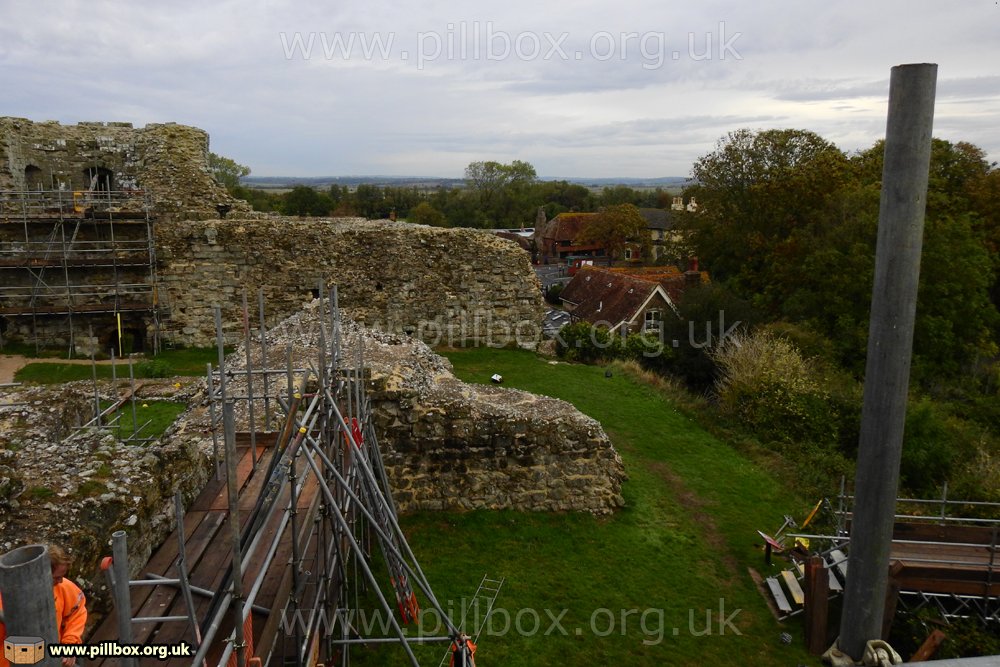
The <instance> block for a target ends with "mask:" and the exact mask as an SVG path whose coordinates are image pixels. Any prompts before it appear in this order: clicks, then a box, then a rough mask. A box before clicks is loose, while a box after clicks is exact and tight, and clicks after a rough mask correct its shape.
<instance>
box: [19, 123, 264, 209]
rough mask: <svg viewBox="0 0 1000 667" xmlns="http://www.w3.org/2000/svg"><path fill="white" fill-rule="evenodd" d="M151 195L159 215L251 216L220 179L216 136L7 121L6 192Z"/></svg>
mask: <svg viewBox="0 0 1000 667" xmlns="http://www.w3.org/2000/svg"><path fill="white" fill-rule="evenodd" d="M91 189H94V190H104V191H106V190H137V189H141V190H145V191H146V192H147V193H148V194H149V196H150V204H151V206H152V207H153V209H154V210H155V211H156V213H157V214H159V215H179V216H182V217H192V216H194V215H195V214H200V215H214V214H215V213H214V212H215V206H216V205H217V204H220V203H228V204H230V205H231V206H233V207H234V208H235V209H239V210H244V211H249V206H248V205H247V204H246V203H245V202H242V201H239V200H234V199H233V198H232V197H230V196H229V194H228V193H227V192H226V190H225V188H223V187H222V186H220V185H219V184H218V183H216V182H215V179H214V178H212V175H211V172H210V171H209V168H208V133H207V132H205V131H204V130H200V129H198V128H196V127H189V126H187V125H179V124H177V123H151V124H149V125H146V126H145V127H141V128H134V127H132V124H131V123H77V124H76V125H61V124H59V123H57V122H55V121H47V122H43V123H35V122H32V121H30V120H27V119H25V118H11V117H0V191H2V190H32V191H37V190H65V191H68V192H72V191H86V190H91Z"/></svg>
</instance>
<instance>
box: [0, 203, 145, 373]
mask: <svg viewBox="0 0 1000 667" xmlns="http://www.w3.org/2000/svg"><path fill="white" fill-rule="evenodd" d="M0 225H5V226H12V225H20V226H21V228H22V230H23V239H22V238H17V239H16V240H4V241H0V271H4V272H6V271H15V272H21V273H22V276H23V274H24V272H26V273H27V279H26V280H23V281H22V282H23V283H24V284H22V285H12V284H11V281H10V280H4V281H2V282H3V285H2V286H0V316H6V317H10V318H14V317H30V318H31V335H32V341H33V343H34V345H35V348H36V350H37V348H39V347H40V346H41V344H42V342H43V341H42V340H41V337H40V335H39V320H40V319H41V318H54V317H64V318H65V320H66V325H65V326H66V331H67V333H68V335H69V352H70V354H71V355H72V354H73V350H74V347H75V343H74V340H75V336H76V332H77V330H78V329H79V327H80V323H79V322H78V321H76V320H79V319H81V318H83V317H85V316H94V315H106V314H112V315H114V316H115V318H116V320H117V319H118V318H120V316H121V314H123V313H145V314H148V315H147V316H148V317H151V319H152V321H151V324H152V325H153V340H152V343H153V351H154V352H157V351H159V348H160V307H159V299H158V294H157V274H156V244H155V240H154V232H153V221H152V215H151V212H150V204H149V199H148V197H147V196H146V193H145V192H143V191H141V190H124V191H111V190H102V191H83V192H81V191H76V192H71V191H65V190H51V191H0ZM116 225H118V226H121V225H128V226H129V227H131V228H133V229H134V228H136V227H138V228H139V229H141V230H142V231H141V233H140V234H138V235H136V234H135V233H134V232H133V233H132V234H130V235H126V234H123V233H122V231H123V230H119V232H118V233H117V234H116ZM46 230H47V231H46ZM126 236H129V237H134V238H126ZM7 238H8V239H12V237H11V236H10V235H7ZM81 271H84V272H86V273H84V274H82V275H81V273H80V272H81ZM98 271H100V272H103V273H109V275H110V281H105V282H100V281H96V280H87V279H86V278H85V276H86V275H87V273H94V272H98ZM115 325H116V326H117V321H116V322H115ZM2 343H3V340H2V339H0V345H2Z"/></svg>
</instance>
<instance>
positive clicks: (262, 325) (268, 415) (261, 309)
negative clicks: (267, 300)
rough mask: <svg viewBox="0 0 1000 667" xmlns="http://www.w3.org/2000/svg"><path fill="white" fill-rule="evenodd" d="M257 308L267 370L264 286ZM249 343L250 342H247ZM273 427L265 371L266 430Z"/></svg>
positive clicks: (258, 295)
mask: <svg viewBox="0 0 1000 667" xmlns="http://www.w3.org/2000/svg"><path fill="white" fill-rule="evenodd" d="M257 310H258V311H259V314H260V365H261V368H262V369H264V370H266V369H267V368H268V364H267V327H266V325H265V323H264V288H263V287H261V288H260V289H259V290H257ZM247 344H248V345H249V343H247ZM270 427H271V389H270V387H269V386H268V373H266V372H265V373H264V430H265V431H266V430H267V429H269V428H270Z"/></svg>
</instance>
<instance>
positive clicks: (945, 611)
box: [786, 478, 1000, 623]
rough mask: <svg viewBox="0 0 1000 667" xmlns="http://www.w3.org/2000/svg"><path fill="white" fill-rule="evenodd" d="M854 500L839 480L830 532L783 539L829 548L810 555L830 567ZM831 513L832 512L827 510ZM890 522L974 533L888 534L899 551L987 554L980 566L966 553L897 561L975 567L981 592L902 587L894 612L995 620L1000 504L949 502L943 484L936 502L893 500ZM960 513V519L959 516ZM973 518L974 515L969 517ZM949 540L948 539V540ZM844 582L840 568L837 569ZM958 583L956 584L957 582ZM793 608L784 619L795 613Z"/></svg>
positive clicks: (999, 608)
mask: <svg viewBox="0 0 1000 667" xmlns="http://www.w3.org/2000/svg"><path fill="white" fill-rule="evenodd" d="M854 502H855V497H854V496H853V495H851V494H849V493H848V492H847V483H846V479H844V478H842V479H841V482H840V492H839V494H838V497H837V508H836V509H835V510H833V512H832V513H833V517H832V518H833V519H834V522H835V525H834V530H833V534H813V533H801V532H798V533H796V532H789V533H787V535H786V536H787V537H788V538H790V539H792V540H795V539H797V538H804V539H805V540H812V541H813V542H816V543H821V544H825V545H829V546H828V547H827V548H826V549H822V550H820V549H814V551H813V552H814V553H815V554H817V555H819V556H821V557H823V558H825V559H827V560H828V561H829V562H830V566H831V568H832V567H834V566H838V567H839V565H840V563H844V564H845V566H846V560H845V558H844V555H843V552H847V551H849V549H850V546H851V545H850V536H849V531H848V528H849V522H850V521H851V519H852V518H853V507H852V505H853V503H854ZM831 509H832V508H831ZM896 509H897V511H896V513H895V515H894V519H895V521H897V522H900V523H910V524H914V525H923V526H927V527H931V528H935V529H939V530H940V531H942V535H943V534H945V533H949V532H952V531H955V530H963V529H966V528H971V529H972V530H973V531H975V532H971V531H970V533H969V535H970V536H966V537H964V538H962V539H961V540H960V541H956V540H955V539H931V538H928V537H926V536H921V537H920V538H919V539H917V538H916V537H914V538H912V539H907V538H905V537H901V536H894V537H893V539H892V544H893V545H897V546H900V547H907V546H910V547H914V548H928V549H930V550H934V549H935V548H942V549H975V550H979V551H980V552H982V553H984V554H987V556H986V557H985V558H986V559H985V562H979V561H976V562H975V563H973V562H972V561H970V560H969V557H968V555H967V554H959V553H953V552H949V551H943V552H941V553H940V554H938V553H935V552H933V551H931V552H930V553H929V554H927V555H919V554H917V553H908V554H907V555H905V556H900V557H898V558H897V560H900V561H905V562H906V563H907V564H908V565H910V566H915V567H927V568H964V569H970V568H974V569H977V571H978V572H980V574H981V575H982V576H983V577H984V578H983V580H982V581H981V582H979V583H980V585H981V589H982V590H981V591H971V590H966V588H967V587H966V586H957V587H956V589H955V590H950V591H947V590H937V591H935V590H930V591H928V590H919V589H917V588H912V589H911V588H909V587H907V585H906V584H903V585H901V586H900V588H899V590H898V594H899V604H900V607H899V608H900V610H901V611H906V612H915V611H917V610H920V609H923V608H933V609H936V610H937V611H938V612H939V613H940V614H941V616H942V618H944V619H945V620H946V621H949V620H952V619H959V618H969V617H975V618H978V619H979V620H980V621H982V622H984V623H997V622H1000V596H997V595H996V594H995V593H991V591H992V590H994V586H995V584H996V582H998V581H1000V562H998V561H1000V559H998V551H1000V518H996V517H997V516H998V514H1000V503H993V502H984V501H968V500H955V499H952V498H949V496H948V484H947V482H945V483H944V485H943V488H942V492H941V497H940V498H897V499H896ZM963 514H964V515H963ZM970 514H978V515H979V516H969V515H970ZM952 537H954V536H952ZM840 571H841V572H842V573H843V576H844V578H846V571H847V569H846V567H843V568H841V569H840ZM959 583H962V582H961V581H959ZM949 585H955V584H954V582H950V581H946V582H944V583H942V587H943V588H944V589H947V588H948V586H949ZM801 611H802V610H801V609H797V610H795V611H793V612H791V613H789V614H788V615H789V616H792V615H795V614H797V613H800V612H801Z"/></svg>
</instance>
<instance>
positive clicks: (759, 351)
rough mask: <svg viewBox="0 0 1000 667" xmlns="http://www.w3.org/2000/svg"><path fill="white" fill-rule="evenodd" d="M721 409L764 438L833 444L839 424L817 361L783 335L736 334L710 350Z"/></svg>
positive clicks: (764, 333)
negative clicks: (716, 368) (717, 375)
mask: <svg viewBox="0 0 1000 667" xmlns="http://www.w3.org/2000/svg"><path fill="white" fill-rule="evenodd" d="M711 356H712V358H713V360H714V361H715V363H716V364H717V365H718V368H719V377H718V379H717V380H716V383H715V391H716V395H717V396H718V401H719V408H720V409H721V410H722V412H723V413H725V414H728V415H729V416H731V417H735V418H736V419H738V420H739V421H740V422H742V423H744V424H746V425H747V426H749V427H750V428H751V429H752V430H753V431H754V432H755V433H756V434H757V435H758V437H761V438H766V439H770V440H779V441H783V442H796V441H798V440H809V441H811V442H814V443H833V442H836V441H837V439H838V434H839V430H840V424H839V421H838V415H837V414H836V412H835V411H834V410H833V408H832V406H831V404H830V401H829V393H828V392H827V391H826V390H825V389H824V388H823V387H822V386H821V385H820V382H819V380H818V377H817V373H816V372H815V370H814V368H813V367H812V364H810V362H808V361H807V360H806V359H803V358H802V355H801V354H799V352H798V350H797V349H796V348H795V346H793V345H792V344H791V343H789V342H788V341H787V340H785V339H783V338H778V337H776V336H775V335H773V334H771V333H769V332H766V331H759V332H756V333H753V334H734V335H733V336H731V337H730V338H729V339H727V341H726V342H725V344H724V345H723V346H722V347H720V348H716V349H715V350H713V351H712V352H711Z"/></svg>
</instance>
